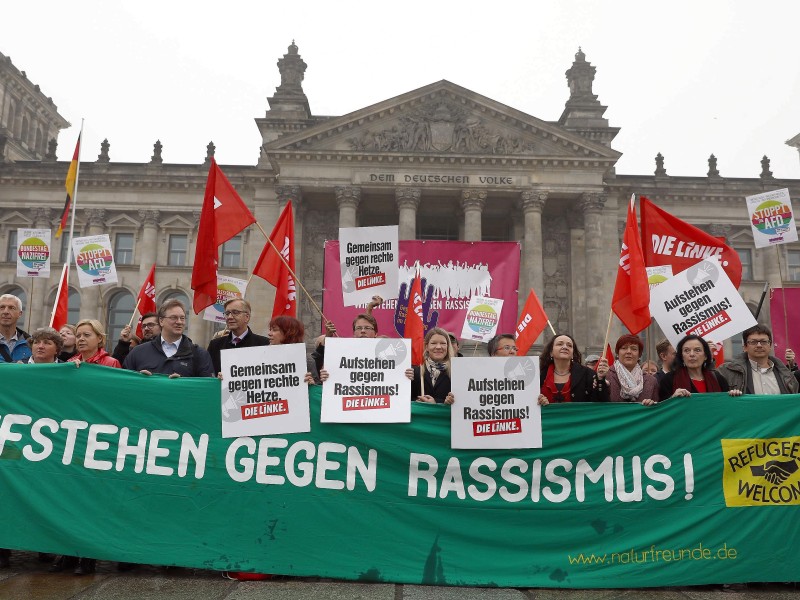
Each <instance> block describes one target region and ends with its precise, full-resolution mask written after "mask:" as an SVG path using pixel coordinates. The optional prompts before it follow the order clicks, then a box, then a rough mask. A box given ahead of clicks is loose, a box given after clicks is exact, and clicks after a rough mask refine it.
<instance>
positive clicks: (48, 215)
mask: <svg viewBox="0 0 800 600" xmlns="http://www.w3.org/2000/svg"><path fill="white" fill-rule="evenodd" d="M52 214H53V211H52V210H51V209H49V208H47V207H38V208H34V209H31V215H32V217H33V219H32V221H33V224H34V227H49V226H50V219H52V218H53V217H52Z"/></svg>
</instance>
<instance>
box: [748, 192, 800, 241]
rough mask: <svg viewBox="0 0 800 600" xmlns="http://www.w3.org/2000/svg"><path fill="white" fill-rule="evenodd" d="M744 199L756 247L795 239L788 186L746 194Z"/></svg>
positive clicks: (795, 231) (795, 230)
mask: <svg viewBox="0 0 800 600" xmlns="http://www.w3.org/2000/svg"><path fill="white" fill-rule="evenodd" d="M745 200H746V201H747V212H748V213H749V214H750V226H751V227H752V228H753V242H754V243H755V245H756V248H766V247H767V246H776V245H778V244H788V243H789V242H796V241H797V226H796V224H795V222H794V212H793V211H792V199H791V198H790V197H789V190H788V188H783V189H782V190H772V191H770V192H764V193H763V194H756V195H755V196H747V197H746V198H745Z"/></svg>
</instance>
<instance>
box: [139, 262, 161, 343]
mask: <svg viewBox="0 0 800 600" xmlns="http://www.w3.org/2000/svg"><path fill="white" fill-rule="evenodd" d="M136 304H137V306H138V307H139V308H138V310H139V323H138V324H137V325H136V335H137V336H139V338H140V339H141V337H142V315H146V314H147V313H149V312H156V265H155V264H153V266H152V267H150V274H149V275H148V276H147V279H145V280H144V283H143V284H142V289H140V290H139V295H138V296H137V297H136Z"/></svg>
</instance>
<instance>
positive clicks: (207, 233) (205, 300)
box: [192, 158, 256, 314]
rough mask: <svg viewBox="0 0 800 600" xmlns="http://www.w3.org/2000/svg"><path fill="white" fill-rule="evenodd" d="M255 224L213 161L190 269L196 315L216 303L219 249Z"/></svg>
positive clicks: (193, 306)
mask: <svg viewBox="0 0 800 600" xmlns="http://www.w3.org/2000/svg"><path fill="white" fill-rule="evenodd" d="M255 222H256V218H255V217H254V216H253V214H252V213H251V212H250V210H249V209H248V208H247V206H246V205H245V203H244V202H243V201H242V199H241V198H240V197H239V194H237V193H236V190H235V189H233V186H232V185H231V182H230V181H228V178H227V177H225V174H224V173H223V172H222V169H220V168H219V167H218V166H217V163H216V161H214V159H213V158H212V159H211V166H210V167H209V169H208V179H207V181H206V193H205V196H204V198H203V210H202V211H201V213H200V227H199V229H198V231H197V248H196V249H195V255H194V265H193V267H192V289H193V290H194V299H193V301H192V308H193V309H194V312H195V314H198V313H200V311H201V310H204V309H205V308H206V307H208V306H211V305H212V304H214V303H215V302H216V301H217V261H218V257H219V247H220V246H221V245H222V244H224V243H225V242H227V241H228V240H229V239H231V238H232V237H233V236H235V235H236V234H237V233H239V232H240V231H241V230H242V229H244V228H245V227H247V226H248V225H252V224H253V223H255Z"/></svg>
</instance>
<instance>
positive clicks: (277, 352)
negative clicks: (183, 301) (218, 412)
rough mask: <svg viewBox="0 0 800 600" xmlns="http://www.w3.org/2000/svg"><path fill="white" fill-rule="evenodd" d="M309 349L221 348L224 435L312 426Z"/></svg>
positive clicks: (302, 429)
mask: <svg viewBox="0 0 800 600" xmlns="http://www.w3.org/2000/svg"><path fill="white" fill-rule="evenodd" d="M305 348H306V347H305V344H280V345H277V346H257V347H255V348H233V349H230V350H223V351H222V353H221V354H220V358H221V363H222V382H221V385H222V437H224V438H229V437H240V436H246V435H247V436H253V435H272V434H276V433H302V432H306V431H310V428H311V425H310V422H309V412H308V384H307V383H306V382H305V381H304V377H305V374H306V352H305Z"/></svg>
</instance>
